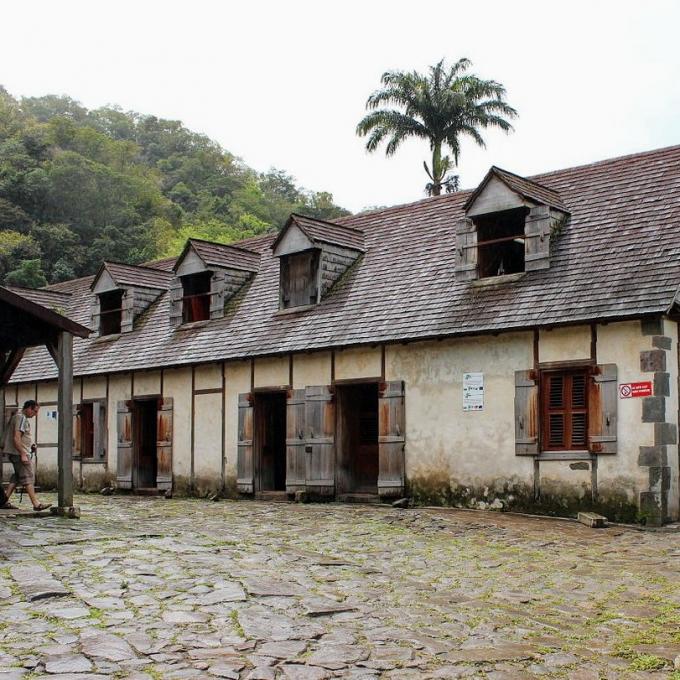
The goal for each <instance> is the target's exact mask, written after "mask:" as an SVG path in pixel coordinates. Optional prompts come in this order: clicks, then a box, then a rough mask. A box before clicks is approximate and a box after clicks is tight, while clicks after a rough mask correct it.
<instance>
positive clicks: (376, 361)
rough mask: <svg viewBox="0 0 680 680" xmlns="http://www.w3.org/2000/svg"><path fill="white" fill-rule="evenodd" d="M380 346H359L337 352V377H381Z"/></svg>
mask: <svg viewBox="0 0 680 680" xmlns="http://www.w3.org/2000/svg"><path fill="white" fill-rule="evenodd" d="M381 370H382V368H381V351H380V347H373V348H370V347H358V348H354V347H353V348H351V349H343V350H337V351H336V352H335V379H336V380H350V379H353V378H379V377H380V373H381Z"/></svg>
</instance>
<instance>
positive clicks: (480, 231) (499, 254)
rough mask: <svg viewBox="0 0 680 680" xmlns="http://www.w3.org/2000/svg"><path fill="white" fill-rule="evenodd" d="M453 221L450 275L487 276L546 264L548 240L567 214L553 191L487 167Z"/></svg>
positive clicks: (537, 268)
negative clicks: (461, 215) (453, 260)
mask: <svg viewBox="0 0 680 680" xmlns="http://www.w3.org/2000/svg"><path fill="white" fill-rule="evenodd" d="M463 210H464V211H465V217H464V218H463V219H461V220H460V221H459V222H458V223H457V224H456V255H455V257H456V264H455V271H456V277H457V278H458V279H460V280H462V281H471V280H474V279H492V278H494V277H495V278H498V277H501V276H506V275H517V274H522V273H523V272H531V271H537V270H540V269H548V268H549V267H550V239H551V237H552V236H553V233H554V231H555V228H556V227H557V226H559V225H560V224H561V223H562V222H564V221H565V220H566V219H567V218H568V216H569V213H568V211H567V209H566V207H565V206H564V204H563V203H562V200H561V199H560V196H559V194H558V193H557V192H556V191H554V190H552V189H550V188H548V187H545V186H543V185H542V184H538V183H537V182H534V181H532V180H529V179H526V178H524V177H519V176H518V175H514V174H512V173H511V172H507V171H506V170H501V169H500V168H496V167H492V168H491V170H489V172H488V173H487V174H486V177H485V178H484V179H483V180H482V183H481V184H480V185H479V186H478V187H477V189H475V191H473V192H472V194H471V195H470V197H469V198H468V200H467V201H466V202H465V204H464V205H463Z"/></svg>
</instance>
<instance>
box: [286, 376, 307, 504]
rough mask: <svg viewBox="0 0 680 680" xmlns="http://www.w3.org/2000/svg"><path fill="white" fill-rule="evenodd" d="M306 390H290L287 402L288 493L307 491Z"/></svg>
mask: <svg viewBox="0 0 680 680" xmlns="http://www.w3.org/2000/svg"><path fill="white" fill-rule="evenodd" d="M305 479H306V462H305V390H304V389H301V390H290V391H289V392H288V399H287V401H286V492H287V493H295V492H296V491H303V490H304V489H305V484H306V482H305Z"/></svg>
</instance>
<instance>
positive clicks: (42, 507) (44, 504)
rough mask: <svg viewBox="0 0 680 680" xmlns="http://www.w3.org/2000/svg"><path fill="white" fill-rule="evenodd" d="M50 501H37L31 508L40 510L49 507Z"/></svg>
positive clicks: (50, 505)
mask: <svg viewBox="0 0 680 680" xmlns="http://www.w3.org/2000/svg"><path fill="white" fill-rule="evenodd" d="M51 507H52V503H38V505H34V506H33V509H34V510H35V511H36V512H40V511H41V510H47V508H51Z"/></svg>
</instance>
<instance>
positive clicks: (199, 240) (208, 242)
mask: <svg viewBox="0 0 680 680" xmlns="http://www.w3.org/2000/svg"><path fill="white" fill-rule="evenodd" d="M187 240H188V241H190V242H191V241H198V242H199V243H207V244H208V245H211V246H226V247H227V248H234V249H235V250H242V251H243V252H244V253H248V254H249V255H259V254H260V253H258V252H257V251H255V250H249V249H248V248H244V247H243V246H237V245H234V244H233V243H221V242H220V241H208V239H205V238H194V237H193V236H191V237H189V238H188V239H187ZM243 240H244V241H246V240H248V239H243ZM234 243H240V241H235V242H234ZM177 257H179V255H178V256H177Z"/></svg>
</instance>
